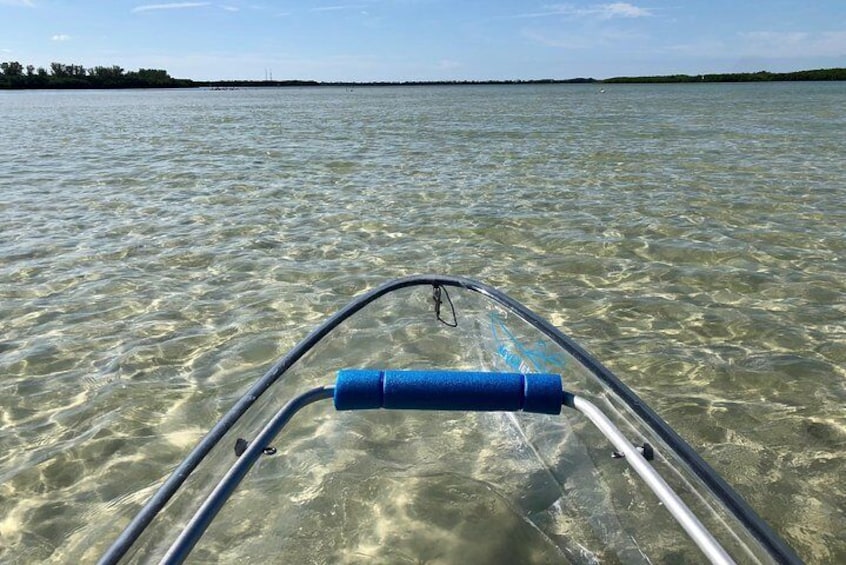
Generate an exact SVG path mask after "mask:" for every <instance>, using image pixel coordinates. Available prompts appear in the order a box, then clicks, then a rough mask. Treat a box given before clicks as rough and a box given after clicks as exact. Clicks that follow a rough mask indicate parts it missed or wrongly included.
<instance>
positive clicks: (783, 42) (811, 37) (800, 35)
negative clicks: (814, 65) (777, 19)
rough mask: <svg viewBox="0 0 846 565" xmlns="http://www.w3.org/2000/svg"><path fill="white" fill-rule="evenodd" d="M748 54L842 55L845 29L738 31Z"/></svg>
mask: <svg viewBox="0 0 846 565" xmlns="http://www.w3.org/2000/svg"><path fill="white" fill-rule="evenodd" d="M740 38H741V40H742V43H743V47H742V49H743V50H744V51H745V52H746V53H747V54H748V55H757V56H769V57H791V58H792V57H842V56H844V55H846V31H824V32H819V33H810V32H804V31H788V32H779V31H753V32H748V33H742V34H740Z"/></svg>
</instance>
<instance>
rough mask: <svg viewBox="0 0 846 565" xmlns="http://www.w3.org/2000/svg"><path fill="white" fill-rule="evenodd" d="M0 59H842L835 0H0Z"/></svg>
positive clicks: (314, 69)
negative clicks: (555, 0)
mask: <svg viewBox="0 0 846 565" xmlns="http://www.w3.org/2000/svg"><path fill="white" fill-rule="evenodd" d="M0 61H19V62H20V63H22V64H24V65H27V64H33V65H35V66H36V67H38V66H44V67H49V64H50V63H51V62H54V61H55V62H60V63H65V64H79V65H83V66H85V67H93V66H96V65H120V66H122V67H124V68H125V69H127V70H136V69H138V68H141V67H144V68H162V69H166V70H167V71H169V72H170V74H171V75H172V76H175V77H179V78H192V79H197V80H202V79H255V80H261V79H264V78H265V76H266V74H269V73H272V76H273V78H274V79H303V80H306V79H311V80H320V81H334V80H341V81H381V80H390V81H393V80H399V81H402V80H485V79H494V80H503V79H541V78H573V77H594V78H608V77H611V76H620V75H651V74H673V73H686V74H699V73H711V72H746V71H759V70H769V71H791V70H800V69H811V68H824V67H846V0H796V1H794V0H771V1H769V2H757V1H744V0H702V1H700V0H666V1H665V0H633V1H632V2H602V1H598V2H593V1H573V2H565V3H555V2H533V1H531V0H523V1H519V0H490V1H459V0H455V1H447V0H349V1H347V0H324V1H319V0H318V1H312V0H300V1H276V2H273V1H270V0H221V1H208V2H205V1H185V2H169V1H167V0H151V1H143V0H136V1H131V0H109V1H105V0H103V1H94V0H0Z"/></svg>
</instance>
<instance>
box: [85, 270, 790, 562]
mask: <svg viewBox="0 0 846 565" xmlns="http://www.w3.org/2000/svg"><path fill="white" fill-rule="evenodd" d="M433 310H434V315H433ZM386 363H390V365H391V366H392V367H397V369H396V370H393V369H392V370H389V371H383V370H374V369H345V368H346V367H373V366H380V365H384V364H386ZM444 367H446V368H447V369H443V368H444ZM338 369H342V370H340V371H338ZM336 373H337V380H336V382H335V383H334V385H332V386H330V385H329V383H328V382H327V378H331V377H329V375H333V374H336ZM328 398H333V399H334V405H335V408H336V410H337V413H333V412H332V411H331V410H326V409H325V408H323V409H321V407H320V404H321V403H320V402H318V401H320V400H323V399H328ZM562 406H563V407H565V408H568V409H565V410H564V412H563V413H562V414H561V415H560V416H559V415H558V414H559V412H561V411H562ZM299 411H302V412H304V414H303V415H302V416H299V417H297V418H295V419H292V417H293V415H294V414H295V413H297V412H299ZM283 426H287V427H286V429H285V432H284V433H282V434H281V435H278V434H279V432H280V430H281V429H282V427H283ZM277 435H278V437H277ZM636 445H640V446H641V447H639V448H638V447H636ZM612 448H613V449H612ZM621 460H622V461H621ZM629 469H631V470H633V471H634V475H633V474H632V473H631V472H630V471H629ZM635 475H636V476H635ZM192 550H193V552H192ZM189 554H190V556H191V557H196V558H198V559H199V560H202V561H221V562H224V561H231V560H234V559H237V558H241V559H248V560H251V561H252V560H261V559H279V558H280V557H284V559H285V561H300V562H303V563H320V562H347V563H353V562H364V561H369V562H373V561H376V562H397V561H406V560H420V561H429V562H443V563H450V562H458V561H462V562H464V561H471V562H473V561H478V562H488V563H492V562H502V563H513V562H539V563H541V562H562V561H563V562H576V563H595V562H601V561H607V560H611V561H623V562H643V563H650V562H656V561H701V560H702V558H703V556H704V557H705V558H707V559H708V560H710V561H711V562H714V563H731V562H751V563H756V562H757V563H773V562H775V563H782V562H783V563H794V562H799V559H798V558H797V557H796V555H795V554H794V553H793V552H792V550H791V549H790V548H789V547H788V546H787V545H786V544H785V543H784V542H783V541H782V540H781V539H780V538H779V537H778V535H777V534H775V533H774V532H773V531H772V530H771V528H769V526H768V525H767V524H766V523H765V522H764V521H763V520H761V519H760V518H759V517H758V516H757V514H756V513H755V512H754V511H753V510H752V509H751V508H750V507H749V505H748V504H746V503H745V502H744V501H743V499H742V498H741V497H740V496H739V495H738V494H737V493H735V492H734V490H733V489H732V488H731V487H730V486H729V485H728V484H727V483H726V482H725V481H724V480H723V479H722V478H721V477H720V476H719V475H718V474H717V473H716V472H714V471H713V470H712V469H711V468H710V467H709V466H708V465H707V464H706V463H705V462H704V461H703V460H702V459H701V457H699V456H698V455H697V454H696V452H695V451H694V450H693V449H692V448H691V447H690V446H689V445H688V444H687V443H685V442H684V441H683V440H682V439H681V438H680V437H679V436H678V434H676V433H675V432H674V431H673V430H672V429H671V428H670V427H669V426H668V425H667V424H666V423H665V422H664V421H663V420H662V419H661V418H660V417H659V416H658V415H657V414H656V413H655V412H654V411H652V410H651V409H650V408H649V407H648V406H647V405H646V404H645V403H644V402H643V401H642V400H640V398H638V397H637V396H636V395H635V394H634V392H632V391H631V390H630V389H629V388H628V387H627V386H625V385H624V384H623V383H622V382H621V381H620V380H619V379H618V378H617V377H616V376H615V375H614V374H613V373H611V372H610V371H609V370H608V369H606V368H605V367H603V366H602V365H601V364H600V363H598V362H597V361H596V360H595V359H593V357H591V356H590V355H589V354H588V353H587V352H586V351H584V350H583V349H582V348H581V347H579V346H578V345H577V344H576V343H575V342H573V341H572V340H571V339H569V338H568V337H566V336H564V335H563V334H561V332H559V331H558V330H557V329H555V328H554V327H553V326H552V325H551V324H549V323H548V322H546V321H545V320H543V319H542V318H540V317H539V316H537V315H536V314H534V313H533V312H531V311H530V310H528V309H527V308H526V307H524V306H523V305H521V304H520V303H518V302H517V301H515V300H514V299H512V298H510V297H508V296H507V295H505V294H503V293H501V292H499V291H497V290H495V289H493V288H491V287H488V286H485V285H483V284H480V283H477V282H475V281H471V280H467V279H460V278H452V277H441V276H418V277H409V278H405V279H398V280H396V281H392V282H390V283H387V284H385V285H383V286H381V287H379V288H377V289H375V290H373V291H371V292H369V293H367V294H365V295H363V296H361V297H359V298H358V299H356V300H355V301H354V302H352V303H351V304H350V305H348V306H347V307H346V308H344V309H343V310H341V311H340V312H339V313H337V314H336V315H335V316H333V317H331V318H330V319H329V320H327V321H326V322H325V323H324V324H322V325H321V326H320V327H318V328H317V329H316V330H315V331H314V332H312V334H310V335H309V336H308V337H307V338H306V339H305V340H304V341H303V342H301V343H300V344H299V345H298V346H297V347H295V348H294V349H293V350H292V351H291V352H290V353H289V354H288V355H286V356H285V357H284V358H283V359H282V360H280V361H279V362H278V363H277V364H276V365H275V366H274V367H273V368H272V369H271V370H270V371H269V372H268V373H267V374H265V375H264V377H262V378H261V379H260V380H259V381H257V382H256V384H255V385H254V386H253V387H251V388H250V390H249V391H247V393H246V394H245V395H244V396H243V397H242V398H241V399H240V400H239V401H238V402H237V403H236V404H235V405H234V406H233V408H232V409H231V410H230V411H229V412H228V413H227V414H226V416H224V418H223V419H222V420H221V421H220V422H219V423H218V424H217V425H216V426H215V427H214V428H213V429H212V430H211V431H210V432H209V433H208V434H207V436H206V437H205V438H204V439H203V440H202V441H201V442H200V443H199V444H198V446H197V447H196V448H195V449H194V450H193V451H192V452H191V453H190V454H189V456H188V457H187V458H186V459H185V461H184V462H183V463H182V464H181V465H180V466H179V467H178V468H177V469H176V470H175V471H174V473H173V474H172V475H171V476H170V477H169V478H168V479H167V480H166V481H165V482H164V483H163V484H162V486H161V487H160V489H159V491H158V492H157V493H156V495H154V496H153V497H152V498H151V499H150V501H149V502H148V503H147V504H146V505H145V506H144V507H143V508H142V509H141V510H140V512H138V513H137V515H136V516H135V518H134V519H133V520H132V521H131V522H130V523H129V524H128V526H126V528H125V530H124V532H123V533H122V534H121V536H120V537H119V538H118V539H117V540H116V541H115V542H114V544H113V545H112V546H111V547H110V548H109V550H108V551H107V552H106V553H105V554H104V555H103V557H102V559H101V563H115V562H117V561H119V560H121V559H127V560H128V561H145V562H146V561H150V560H162V562H168V563H178V562H181V561H183V560H184V559H186V558H187V557H189Z"/></svg>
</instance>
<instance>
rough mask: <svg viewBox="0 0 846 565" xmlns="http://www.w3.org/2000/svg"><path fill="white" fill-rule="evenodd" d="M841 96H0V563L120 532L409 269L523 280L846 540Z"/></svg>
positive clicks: (808, 534) (801, 511)
mask: <svg viewBox="0 0 846 565" xmlns="http://www.w3.org/2000/svg"><path fill="white" fill-rule="evenodd" d="M844 95H846V86H844V85H843V84H841V83H831V84H822V83H799V84H787V83H775V84H738V85H728V84H708V85H666V86H654V85H653V86H645V85H628V86H619V85H607V86H605V91H604V92H600V90H599V89H598V88H597V87H595V86H590V85H580V86H572V85H543V86H525V85H524V86H474V87H460V88H459V87H402V88H400V87H390V88H389V87H383V88H357V89H355V90H354V91H353V92H348V91H347V90H346V89H342V88H311V89H264V90H262V89H256V90H237V91H225V92H215V91H208V90H178V91H114V92H100V91H84V92H53V91H42V92H0V117H2V119H3V123H4V134H3V135H2V137H0V160H2V163H3V172H2V173H0V194H2V196H0V320H2V332H0V390H1V391H2V396H0V426H2V433H0V448H2V449H0V510H2V512H0V540H2V543H0V561H3V562H41V561H43V560H52V561H54V562H64V561H68V560H72V559H74V558H79V557H80V556H83V555H85V556H86V557H87V558H88V559H90V558H91V555H89V554H86V553H85V552H86V551H88V547H89V546H91V545H92V544H93V547H95V548H97V550H99V551H102V549H104V548H105V547H106V546H107V545H108V543H109V542H110V541H111V540H112V539H113V538H114V536H115V535H116V534H117V533H118V531H119V528H118V529H116V528H117V526H116V524H115V523H114V522H113V519H112V518H110V514H111V513H114V512H115V511H116V509H119V508H121V507H123V506H125V505H126V504H128V503H129V502H136V503H137V502H140V501H143V500H144V499H145V498H146V497H147V496H149V494H150V493H151V492H152V489H153V488H154V486H155V485H156V484H157V481H158V480H159V479H160V478H161V477H162V476H164V475H166V474H167V473H168V472H169V471H170V470H171V469H172V468H173V466H174V465H175V464H177V463H178V462H179V461H180V460H181V458H182V457H183V456H184V455H185V454H186V453H187V451H188V450H189V449H190V448H191V446H192V445H193V444H194V443H195V442H196V441H197V440H198V439H199V438H200V437H201V436H202V434H203V433H204V432H205V431H206V430H207V429H208V428H209V427H210V426H211V425H213V424H214V422H215V421H216V420H217V419H218V418H219V417H220V415H221V414H222V413H223V412H224V411H225V410H226V409H228V408H229V406H230V405H231V404H232V403H233V402H234V400H235V399H237V398H238V396H239V394H240V393H242V392H243V390H244V389H245V387H247V386H248V385H249V384H250V383H251V382H252V381H253V380H254V379H256V378H257V377H258V376H260V375H261V374H262V373H264V371H265V370H266V369H267V368H268V367H269V365H270V364H271V363H272V362H273V361H274V360H275V359H277V358H278V357H279V356H281V355H282V354H284V352H286V351H287V350H288V349H289V348H290V347H291V346H292V345H293V344H294V343H296V342H297V341H298V340H300V339H301V338H303V337H304V336H305V335H306V333H307V332H308V331H310V330H311V329H312V328H313V327H314V326H315V325H316V324H318V323H319V322H320V321H321V320H323V319H325V318H326V317H327V316H328V315H330V314H331V313H333V312H334V311H336V310H337V309H338V308H340V307H341V306H343V305H344V304H346V303H347V302H348V301H349V300H350V299H351V298H352V297H353V296H354V295H356V294H359V293H361V292H362V291H364V290H366V289H368V288H371V287H373V286H374V285H376V284H379V283H381V282H383V281H384V280H386V279H389V278H392V277H396V276H400V275H406V274H411V273H418V272H440V273H445V274H452V275H464V276H469V277H471V278H476V279H479V280H482V281H484V282H487V283H489V284H493V285H495V286H499V287H501V288H502V290H504V291H506V292H508V293H509V294H512V295H513V296H514V297H515V298H517V299H518V300H521V301H523V302H525V303H526V304H527V305H528V306H529V307H530V308H532V309H533V310H535V311H536V312H538V313H539V314H541V315H543V316H545V317H547V318H548V319H550V320H551V321H552V322H553V323H554V324H555V325H557V326H558V327H559V328H561V329H562V330H563V331H565V332H567V333H568V334H570V335H572V336H573V337H574V338H575V339H576V340H578V341H579V342H581V343H582V344H583V345H585V346H586V347H587V348H588V349H589V350H590V351H591V352H592V353H594V354H595V355H596V356H597V358H599V359H600V360H602V361H603V362H604V363H605V364H607V365H608V366H609V367H611V368H612V369H613V370H614V371H615V372H617V373H618V374H619V375H620V376H621V378H622V379H623V380H624V381H625V382H627V383H628V384H629V385H630V386H631V387H632V388H634V389H635V390H636V391H637V392H638V393H639V394H640V395H641V396H642V397H643V398H645V399H646V400H647V402H648V403H649V404H650V405H651V406H652V407H653V408H655V409H656V410H657V412H658V413H659V414H661V415H662V416H663V417H664V418H665V419H666V420H667V421H668V423H670V424H671V425H672V426H673V427H675V428H676V429H677V430H678V431H679V433H680V434H681V435H682V436H683V437H685V438H686V439H687V440H688V441H689V442H690V444H691V445H692V446H694V447H695V448H697V449H699V450H701V453H702V455H703V456H704V457H705V459H706V460H707V461H708V462H709V463H711V464H712V465H713V466H714V467H715V468H716V469H717V470H718V471H720V472H721V473H723V474H724V476H725V477H726V479H727V480H728V481H729V482H730V483H731V484H733V485H734V486H736V488H737V489H738V491H739V492H740V493H741V494H742V495H743V496H744V497H746V498H747V500H748V501H749V502H750V503H751V505H752V506H753V507H754V508H756V509H757V510H758V511H759V512H760V514H761V515H762V516H763V517H764V518H765V519H766V520H768V521H769V522H770V523H771V524H772V525H773V526H774V527H775V529H776V530H777V531H778V532H779V533H780V534H781V535H782V536H783V537H784V538H785V539H786V540H787V541H788V542H789V543H790V544H791V545H793V546H794V547H795V548H796V550H797V552H798V553H799V554H800V556H802V557H803V558H804V559H806V560H807V561H809V562H818V563H833V562H843V561H846V535H844V533H843V527H842V526H843V524H844V523H846V516H844V509H846V493H844V490H843V486H842V485H843V484H844V483H846V475H844V471H843V469H844V468H846V464H844V455H843V453H844V448H846V416H844V414H845V413H844V410H843V405H844V402H846V372H844V366H846V294H844V293H845V292H846V267H845V266H844V259H843V258H844V257H846V233H845V232H844V226H846V188H844V181H846V159H844V152H843V132H844V131H846V109H844V108H846V106H844V104H843V100H844ZM128 476H131V477H132V478H133V480H132V481H131V484H130V482H128V481H127V479H126V477H128ZM447 486H448V485H447ZM445 488H446V487H445ZM442 495H443V493H434V494H433V495H432V496H433V497H435V498H436V499H437V498H438V497H440V496H442ZM445 504H448V503H445ZM490 511H492V512H496V511H498V510H497V509H496V508H494V509H492V510H490ZM22 548H26V549H25V551H21V550H22Z"/></svg>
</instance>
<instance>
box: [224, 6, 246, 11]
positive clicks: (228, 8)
mask: <svg viewBox="0 0 846 565" xmlns="http://www.w3.org/2000/svg"><path fill="white" fill-rule="evenodd" d="M220 8H221V9H222V10H226V11H227V12H240V11H241V8H238V7H237V6H221V7H220Z"/></svg>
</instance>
